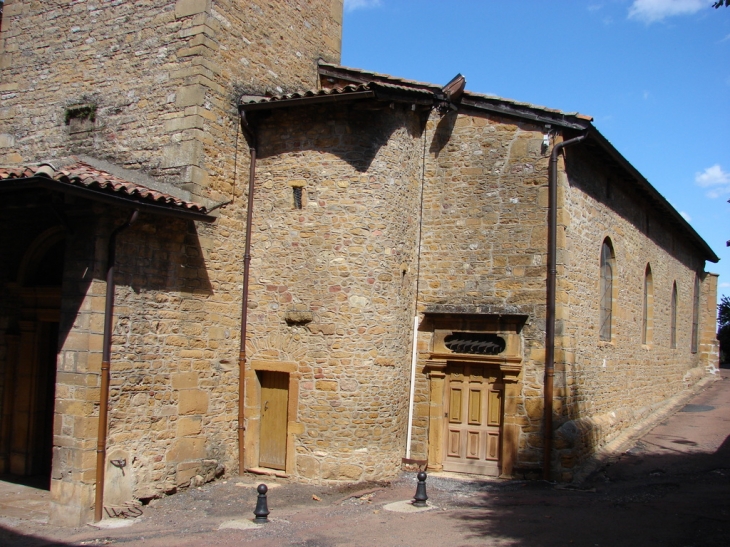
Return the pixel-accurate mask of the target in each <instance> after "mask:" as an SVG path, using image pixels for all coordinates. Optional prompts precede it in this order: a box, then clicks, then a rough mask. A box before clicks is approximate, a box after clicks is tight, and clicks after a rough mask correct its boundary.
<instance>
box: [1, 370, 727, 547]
mask: <svg viewBox="0 0 730 547" xmlns="http://www.w3.org/2000/svg"><path fill="white" fill-rule="evenodd" d="M721 376H722V381H717V382H714V383H712V384H710V385H709V387H708V388H707V389H705V390H704V391H702V392H701V393H699V394H698V395H696V396H695V397H694V398H692V400H690V401H689V404H687V405H685V406H682V407H680V409H679V411H677V412H676V413H674V414H672V415H670V416H668V417H667V418H666V419H665V420H664V421H663V422H662V423H660V424H659V425H657V426H656V427H654V428H653V429H652V430H650V431H649V432H648V433H646V434H644V435H643V436H642V437H641V438H640V439H639V440H638V441H636V442H634V443H633V444H632V445H628V447H629V449H628V450H625V451H622V452H620V453H619V454H618V455H616V456H615V457H613V458H611V459H609V460H608V461H606V462H605V463H604V464H603V465H602V466H600V467H599V468H598V469H597V470H596V471H595V472H594V473H593V474H592V475H591V476H590V477H589V478H588V479H587V480H586V481H585V482H584V483H583V484H581V485H580V486H579V487H565V486H562V485H552V484H548V483H545V482H541V481H536V482H528V481H511V482H501V481H463V480H457V479H454V478H450V477H441V476H430V477H429V479H428V494H429V501H430V502H431V503H432V505H433V506H434V507H433V508H432V509H430V510H429V511H425V512H420V513H401V512H392V511H388V510H387V508H386V506H387V505H388V504H390V503H392V502H397V501H402V500H408V499H410V498H411V497H412V496H413V494H414V492H415V484H416V483H415V478H414V477H413V476H412V475H408V476H404V477H402V478H401V479H399V480H397V481H395V482H393V483H391V484H387V485H385V484H383V485H377V484H374V485H365V486H364V485H357V486H354V487H351V488H350V489H349V490H340V489H337V488H327V487H321V486H320V487H315V486H306V485H297V484H289V483H286V482H285V481H279V482H277V480H275V479H268V478H267V479H266V480H265V482H266V483H267V484H269V485H270V486H271V489H270V492H269V505H270V509H271V515H270V518H271V519H272V521H271V522H270V523H269V524H267V525H264V526H261V527H258V528H255V529H244V530H242V529H237V528H235V527H237V526H240V525H241V524H242V523H244V524H245V523H247V520H250V518H251V517H252V516H253V515H252V511H253V508H254V505H255V500H256V493H255V490H254V487H255V485H256V484H258V482H261V480H260V478H257V477H252V476H246V477H235V478H233V479H229V480H227V481H225V482H223V481H219V482H217V483H215V484H209V485H206V486H204V487H202V488H199V489H191V490H188V491H186V492H182V493H180V494H177V495H175V496H171V497H169V498H165V499H163V500H159V501H158V502H155V503H153V504H151V505H149V506H146V507H144V508H143V516H142V517H140V518H137V519H134V520H132V521H131V522H132V524H131V525H130V526H127V527H124V528H117V529H101V530H100V529H95V528H91V527H87V528H83V529H75V530H62V529H58V528H54V527H51V526H48V525H47V524H44V523H43V522H42V521H43V519H42V518H39V517H38V512H37V505H33V504H31V505H29V506H28V507H29V509H30V508H33V510H34V511H35V512H34V513H28V516H30V517H32V518H31V519H24V518H19V516H18V511H15V512H14V513H13V514H12V515H11V514H8V513H7V512H5V513H4V512H3V503H5V505H8V504H10V506H11V507H13V505H12V503H13V502H12V496H10V497H7V496H6V497H3V492H4V491H3V489H2V488H1V487H0V545H18V546H25V547H40V546H49V545H58V546H61V545H145V546H168V545H175V546H181V547H187V546H191V547H192V546H203V545H206V546H207V545H216V546H220V547H226V546H233V545H251V546H257V547H269V546H271V547H273V546H280V545H288V546H299V547H330V546H339V545H354V546H372V545H376V546H414V547H431V546H433V547H437V546H438V547H444V546H449V547H451V546H471V545H489V546H519V547H522V546H524V547H528V546H529V547H542V546H545V547H548V546H549V547H552V546H561V547H565V546H586V547H596V546H599V547H610V546H621V547H625V546H637V547H644V546H652V547H654V546H662V547H663V546H667V547H675V546H676V547H710V546H712V547H722V546H726V545H730V539H729V538H730V389H729V387H730V370H728V369H723V370H722V371H721ZM6 486H7V485H6ZM9 487H13V488H15V486H14V485H10V486H9ZM5 492H6V493H7V492H9V491H8V490H7V488H6V490H5ZM315 498H318V499H315ZM16 509H17V507H16ZM11 513H12V511H11ZM222 526H223V527H224V528H222V529H221V527H222ZM225 526H233V527H234V528H225Z"/></svg>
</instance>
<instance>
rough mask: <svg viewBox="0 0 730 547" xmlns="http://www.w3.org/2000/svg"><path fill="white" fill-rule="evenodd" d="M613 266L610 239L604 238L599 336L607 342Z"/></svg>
mask: <svg viewBox="0 0 730 547" xmlns="http://www.w3.org/2000/svg"><path fill="white" fill-rule="evenodd" d="M615 266H616V265H615V256H614V253H613V247H612V245H611V240H610V239H609V238H606V239H605V240H604V241H603V245H602V246H601V286H600V291H601V303H600V317H599V336H600V339H601V340H605V341H607V342H610V341H611V324H612V323H613V279H614V275H615Z"/></svg>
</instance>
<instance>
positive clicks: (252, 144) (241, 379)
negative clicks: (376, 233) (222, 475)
mask: <svg viewBox="0 0 730 547" xmlns="http://www.w3.org/2000/svg"><path fill="white" fill-rule="evenodd" d="M239 114H240V116H241V130H242V131H243V134H244V135H245V136H246V141H247V142H248V147H249V152H250V154H251V161H250V166H249V173H248V205H247V208H246V235H245V237H246V245H245V248H244V251H243V289H242V291H243V292H242V295H241V346H240V350H239V353H238V473H239V474H242V473H243V472H244V469H245V466H244V455H245V440H246V439H245V432H246V426H245V423H244V420H245V418H246V415H245V405H246V325H247V323H248V282H249V277H250V270H251V231H252V230H251V227H252V224H253V191H254V181H255V180H256V146H257V140H256V133H255V132H254V129H253V127H251V125H250V123H249V121H248V118H246V111H245V110H243V109H242V108H239Z"/></svg>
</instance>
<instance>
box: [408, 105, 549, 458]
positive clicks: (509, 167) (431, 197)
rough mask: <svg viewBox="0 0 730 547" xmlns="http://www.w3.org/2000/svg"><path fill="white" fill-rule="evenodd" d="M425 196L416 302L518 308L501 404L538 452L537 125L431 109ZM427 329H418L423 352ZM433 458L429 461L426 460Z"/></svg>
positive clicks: (423, 412)
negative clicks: (514, 360) (517, 359)
mask: <svg viewBox="0 0 730 547" xmlns="http://www.w3.org/2000/svg"><path fill="white" fill-rule="evenodd" d="M427 131H428V146H429V149H428V155H427V162H426V179H425V185H424V198H423V227H422V239H421V258H420V278H419V294H418V306H419V312H420V313H421V314H423V313H424V312H427V311H429V310H430V309H434V308H438V306H440V305H450V306H454V305H456V306H460V307H462V308H463V309H464V310H469V309H472V310H473V309H476V308H481V310H482V311H481V313H484V312H485V311H486V312H487V313H493V314H522V315H527V316H529V319H528V321H527V323H526V325H525V326H524V328H523V330H522V334H521V337H522V344H523V372H522V375H521V386H522V387H521V388H520V390H519V392H517V393H514V392H511V393H508V395H507V400H506V403H505V404H506V410H505V412H507V413H509V414H512V413H515V414H519V415H520V418H519V419H518V422H517V423H516V424H515V425H519V426H520V428H521V434H520V439H519V447H520V451H519V461H518V462H517V465H518V466H522V467H525V466H529V465H530V464H533V463H535V462H537V461H539V458H540V446H541V439H540V434H541V423H542V414H541V407H539V405H536V404H535V403H536V400H535V397H536V396H539V394H540V393H541V390H542V376H543V372H542V364H543V360H544V351H543V345H544V314H545V311H544V310H545V263H546V248H547V247H546V241H547V230H546V218H547V216H546V215H547V164H548V158H547V156H546V155H545V154H544V153H543V152H542V150H541V144H542V131H541V129H540V128H538V127H535V126H532V125H530V124H522V123H515V122H514V121H513V120H508V119H505V118H498V117H492V116H487V115H484V114H481V113H472V112H464V111H462V112H459V113H458V115H457V114H456V113H450V114H448V115H446V116H444V117H440V116H438V115H434V116H432V118H431V120H430V121H429V125H428V128H427ZM430 336H431V333H429V332H420V333H419V350H420V352H421V354H422V355H423V354H425V353H426V352H428V351H429V348H430V346H431V339H430ZM424 365H425V362H424V361H423V359H421V361H420V363H419V374H418V378H419V382H418V386H417V396H416V407H415V421H414V429H413V458H416V459H426V457H427V445H428V428H429V419H428V416H429V410H428V407H429V404H430V402H429V398H428V395H427V394H428V380H427V377H426V376H425V375H424V374H423V367H424ZM432 463H433V462H432Z"/></svg>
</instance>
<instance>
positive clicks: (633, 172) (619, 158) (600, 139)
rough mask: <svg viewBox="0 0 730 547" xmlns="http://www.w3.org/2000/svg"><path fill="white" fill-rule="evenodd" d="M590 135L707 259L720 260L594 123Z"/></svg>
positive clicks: (589, 130)
mask: <svg viewBox="0 0 730 547" xmlns="http://www.w3.org/2000/svg"><path fill="white" fill-rule="evenodd" d="M588 136H589V138H591V139H592V140H593V141H594V142H595V143H596V144H598V145H599V146H600V147H601V148H602V149H603V151H604V152H606V153H607V154H608V155H609V156H610V157H611V159H613V160H614V161H615V162H616V163H618V164H619V165H620V166H621V167H622V168H623V169H625V170H626V171H627V172H628V174H629V175H630V176H631V177H632V178H634V179H635V180H636V182H637V183H639V185H640V186H641V187H642V189H643V190H644V191H645V192H647V193H648V194H649V195H650V196H651V198H652V199H653V200H655V202H656V203H657V204H658V205H659V206H660V207H661V208H662V209H664V212H666V213H668V214H669V215H670V217H671V219H672V220H673V221H675V222H676V223H677V224H678V225H679V226H680V228H681V229H682V230H684V231H685V232H686V234H687V235H688V236H689V238H690V239H691V240H692V241H693V242H694V243H695V244H696V245H697V246H698V247H699V248H700V249H701V250H702V252H703V253H704V255H705V259H706V260H708V261H710V262H714V263H717V262H719V261H720V258H719V257H718V256H717V255H716V254H715V252H714V251H713V250H712V248H711V247H710V246H709V245H708V244H707V242H706V241H705V240H704V239H702V237H701V236H700V235H699V234H698V233H697V231H696V230H695V229H694V228H693V227H692V226H691V225H690V223H689V222H687V220H685V218H684V217H683V216H682V215H680V214H679V212H678V211H677V210H676V209H675V208H674V207H673V206H672V205H671V204H670V203H669V202H668V201H667V200H666V198H665V197H664V196H662V195H661V194H660V193H659V191H658V190H657V189H656V188H654V186H652V184H651V183H650V182H649V181H648V180H647V179H646V178H645V177H644V175H642V174H641V173H640V172H639V171H638V170H637V169H636V167H634V166H633V165H631V163H630V162H629V161H628V160H627V159H626V158H624V156H623V155H622V154H621V152H619V151H618V150H617V149H616V148H615V147H614V146H613V145H612V144H611V143H610V142H609V141H608V139H606V137H604V136H603V135H602V134H601V133H600V131H598V129H596V128H595V127H594V126H593V125H592V124H589V127H588Z"/></svg>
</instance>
